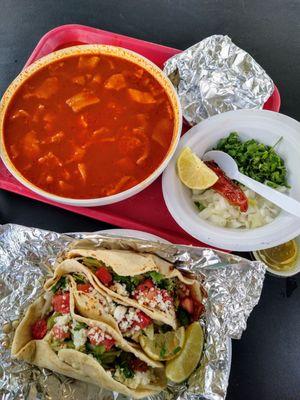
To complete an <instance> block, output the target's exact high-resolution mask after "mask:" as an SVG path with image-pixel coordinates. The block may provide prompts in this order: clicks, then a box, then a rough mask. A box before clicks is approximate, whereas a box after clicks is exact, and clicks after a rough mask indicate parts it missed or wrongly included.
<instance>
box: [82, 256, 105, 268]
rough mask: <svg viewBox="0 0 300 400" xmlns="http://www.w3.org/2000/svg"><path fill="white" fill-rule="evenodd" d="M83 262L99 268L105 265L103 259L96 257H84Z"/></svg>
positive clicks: (87, 265) (89, 266)
mask: <svg viewBox="0 0 300 400" xmlns="http://www.w3.org/2000/svg"><path fill="white" fill-rule="evenodd" d="M81 262H82V264H84V265H85V266H86V267H88V268H92V269H95V268H99V267H101V266H102V265H103V263H102V262H101V261H99V260H97V259H96V258H94V257H83V259H82V261H81Z"/></svg>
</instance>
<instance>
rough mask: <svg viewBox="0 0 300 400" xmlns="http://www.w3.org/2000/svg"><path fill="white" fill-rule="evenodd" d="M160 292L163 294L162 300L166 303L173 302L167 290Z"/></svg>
mask: <svg viewBox="0 0 300 400" xmlns="http://www.w3.org/2000/svg"><path fill="white" fill-rule="evenodd" d="M160 292H161V295H162V298H163V301H164V302H166V301H170V302H173V297H172V296H170V295H169V293H168V291H167V290H166V289H161V291H160Z"/></svg>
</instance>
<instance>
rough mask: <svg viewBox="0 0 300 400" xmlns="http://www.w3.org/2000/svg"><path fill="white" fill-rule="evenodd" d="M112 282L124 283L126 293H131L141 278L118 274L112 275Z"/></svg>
mask: <svg viewBox="0 0 300 400" xmlns="http://www.w3.org/2000/svg"><path fill="white" fill-rule="evenodd" d="M113 280H114V281H115V282H119V283H124V284H125V285H126V290H127V292H129V293H132V292H133V291H134V289H135V288H136V287H137V285H138V284H139V283H140V281H141V278H140V277H139V276H121V275H118V274H113Z"/></svg>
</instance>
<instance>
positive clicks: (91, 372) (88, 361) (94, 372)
mask: <svg viewBox="0 0 300 400" xmlns="http://www.w3.org/2000/svg"><path fill="white" fill-rule="evenodd" d="M70 300H71V304H70V305H71V314H72V317H73V318H74V319H75V320H77V321H78V322H84V323H86V324H87V325H89V326H97V327H99V328H101V329H102V330H103V331H105V332H107V333H108V334H110V335H111V336H112V337H113V338H114V339H115V340H116V342H117V343H118V346H119V347H120V348H121V349H122V350H124V351H127V352H130V353H132V354H134V355H135V356H136V357H138V358H139V359H141V360H143V361H145V362H146V363H147V364H148V365H149V366H151V367H153V368H155V367H158V366H162V364H161V363H158V362H155V361H153V360H151V359H149V358H148V357H147V356H146V355H145V354H143V353H142V352H141V351H139V350H137V349H136V348H134V347H132V346H130V344H129V343H127V342H126V341H125V340H124V339H123V338H122V337H121V336H120V335H119V334H118V333H117V332H116V331H115V330H114V329H113V328H112V327H110V326H109V325H107V324H105V323H103V322H99V321H93V320H91V319H87V318H84V317H81V316H79V315H75V314H74V300H72V295H71V294H70ZM46 301H47V300H45V298H44V297H43V296H42V297H40V298H38V299H37V300H36V301H35V302H34V303H33V304H32V305H31V306H30V307H29V308H28V310H27V312H26V314H25V316H24V318H23V319H22V321H21V323H20V324H19V326H18V328H17V329H16V332H15V336H14V340H13V343H12V349H11V353H12V356H14V357H16V358H18V359H22V360H25V361H27V362H29V363H31V364H34V365H37V366H39V367H41V368H48V369H50V370H52V371H55V372H58V373H61V374H63V375H66V376H69V377H71V378H75V379H79V380H82V381H84V382H88V383H92V384H96V385H98V386H101V387H105V388H107V389H109V390H113V391H117V392H120V393H123V394H125V395H127V396H132V397H134V398H142V397H144V396H149V395H152V394H157V393H158V392H160V391H161V390H163V389H164V387H165V386H166V378H165V375H164V370H163V369H162V368H159V369H154V372H157V371H158V375H157V383H155V384H151V385H147V386H145V387H141V388H137V389H130V388H128V387H127V386H125V385H124V384H122V383H120V382H118V381H116V380H115V379H113V378H112V377H111V376H110V374H109V373H108V372H107V371H105V369H104V368H103V367H102V366H101V364H100V363H98V362H97V361H96V360H95V359H94V358H93V357H92V356H90V355H87V354H85V353H81V352H80V351H77V350H73V349H61V350H59V351H58V353H56V352H55V351H54V350H53V349H52V348H51V346H50V344H49V343H48V342H47V335H46V337H45V338H44V339H42V340H34V339H33V338H32V335H31V325H32V324H33V323H34V322H35V321H37V320H38V319H40V318H43V317H44V316H45V315H44V314H43V310H44V309H45V307H44V306H45V303H46ZM72 309H73V310H72Z"/></svg>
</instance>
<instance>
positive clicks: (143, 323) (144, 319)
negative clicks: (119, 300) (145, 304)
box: [136, 311, 152, 329]
mask: <svg viewBox="0 0 300 400" xmlns="http://www.w3.org/2000/svg"><path fill="white" fill-rule="evenodd" d="M137 314H138V317H139V320H140V321H139V322H137V323H136V325H138V326H139V327H140V328H141V329H145V328H146V327H147V326H148V325H151V324H152V319H151V318H150V317H148V315H146V314H145V313H144V312H143V311H138V312H137Z"/></svg>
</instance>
